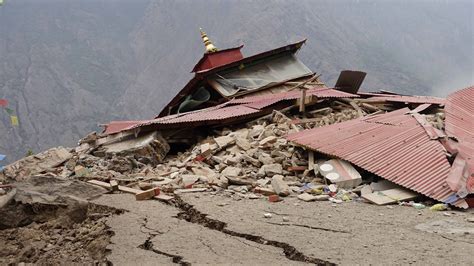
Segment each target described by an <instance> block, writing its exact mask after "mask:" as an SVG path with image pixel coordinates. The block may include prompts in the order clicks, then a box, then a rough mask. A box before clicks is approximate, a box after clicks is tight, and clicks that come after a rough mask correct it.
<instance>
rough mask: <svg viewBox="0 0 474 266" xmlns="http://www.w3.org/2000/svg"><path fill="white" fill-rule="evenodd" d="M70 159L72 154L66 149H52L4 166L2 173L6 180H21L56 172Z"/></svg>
mask: <svg viewBox="0 0 474 266" xmlns="http://www.w3.org/2000/svg"><path fill="white" fill-rule="evenodd" d="M71 158H72V153H71V152H70V151H69V150H68V149H66V148H63V147H57V148H52V149H49V150H47V151H45V152H42V153H39V154H36V155H31V156H28V157H25V158H23V159H21V160H19V161H16V162H14V163H12V164H10V165H7V166H5V168H4V169H3V173H4V175H5V176H6V177H7V178H10V179H15V180H21V179H25V178H27V177H29V176H33V175H37V174H41V173H45V172H57V170H58V169H56V168H57V167H58V166H60V165H61V164H63V163H64V162H65V161H67V160H69V159H71Z"/></svg>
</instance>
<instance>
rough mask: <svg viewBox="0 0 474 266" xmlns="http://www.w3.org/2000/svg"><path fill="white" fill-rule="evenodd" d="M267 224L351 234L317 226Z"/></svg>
mask: <svg viewBox="0 0 474 266" xmlns="http://www.w3.org/2000/svg"><path fill="white" fill-rule="evenodd" d="M266 223H267V224H273V225H279V226H296V227H304V228H308V229H313V230H322V231H326V232H333V233H344V234H350V233H351V232H349V231H345V230H336V229H331V228H324V227H317V226H311V225H305V224H293V223H273V222H266Z"/></svg>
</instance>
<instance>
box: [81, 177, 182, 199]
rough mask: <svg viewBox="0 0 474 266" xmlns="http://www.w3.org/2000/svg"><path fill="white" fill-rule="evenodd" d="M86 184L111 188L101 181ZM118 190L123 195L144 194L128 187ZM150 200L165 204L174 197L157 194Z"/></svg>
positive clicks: (139, 190) (90, 181)
mask: <svg viewBox="0 0 474 266" xmlns="http://www.w3.org/2000/svg"><path fill="white" fill-rule="evenodd" d="M87 182H88V183H90V184H93V185H97V186H100V187H103V188H108V189H110V188H112V186H111V185H110V184H109V183H106V182H102V181H99V180H89V181H87ZM118 190H120V191H122V192H125V193H130V194H135V195H136V194H139V193H142V192H144V191H143V190H141V189H136V188H130V187H126V186H118ZM152 198H154V199H157V200H161V201H166V202H168V201H170V200H172V199H174V197H172V196H168V195H166V194H162V193H159V194H158V195H155V196H153V197H152Z"/></svg>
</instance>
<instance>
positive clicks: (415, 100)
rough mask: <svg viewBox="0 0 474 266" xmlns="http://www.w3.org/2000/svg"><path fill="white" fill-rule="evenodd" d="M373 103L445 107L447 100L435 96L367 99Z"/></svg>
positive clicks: (390, 96) (395, 96)
mask: <svg viewBox="0 0 474 266" xmlns="http://www.w3.org/2000/svg"><path fill="white" fill-rule="evenodd" d="M366 100H367V101H371V102H402V103H431V104H439V105H443V104H444V103H445V99H443V98H438V97H433V96H407V95H384V96H375V97H371V98H368V99H366Z"/></svg>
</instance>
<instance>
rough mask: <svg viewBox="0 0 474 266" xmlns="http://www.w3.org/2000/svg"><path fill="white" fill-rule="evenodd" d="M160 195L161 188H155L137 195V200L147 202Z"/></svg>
mask: <svg viewBox="0 0 474 266" xmlns="http://www.w3.org/2000/svg"><path fill="white" fill-rule="evenodd" d="M158 195H160V188H158V187H155V188H152V189H148V190H145V191H141V192H140V193H137V194H135V199H136V200H147V199H151V198H153V197H155V196H158Z"/></svg>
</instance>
